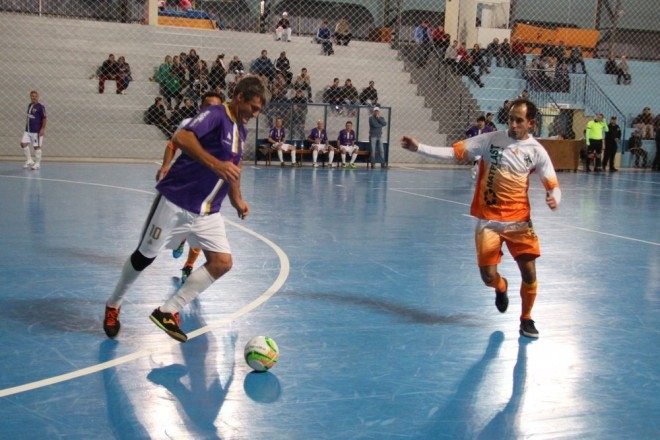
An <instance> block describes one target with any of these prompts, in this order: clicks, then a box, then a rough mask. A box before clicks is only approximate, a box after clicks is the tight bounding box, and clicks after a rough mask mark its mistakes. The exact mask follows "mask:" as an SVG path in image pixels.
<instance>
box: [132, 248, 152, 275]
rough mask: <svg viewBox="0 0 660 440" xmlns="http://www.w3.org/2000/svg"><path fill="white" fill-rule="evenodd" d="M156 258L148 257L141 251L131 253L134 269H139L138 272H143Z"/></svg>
mask: <svg viewBox="0 0 660 440" xmlns="http://www.w3.org/2000/svg"><path fill="white" fill-rule="evenodd" d="M155 259H156V257H154V258H147V257H145V256H144V255H142V253H141V252H140V251H135V252H133V253H132V254H131V264H132V265H133V269H135V270H137V271H138V272H142V271H143V270H144V269H145V268H147V267H149V265H150V264H151V263H153V261H154V260H155Z"/></svg>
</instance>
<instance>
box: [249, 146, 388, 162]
mask: <svg viewBox="0 0 660 440" xmlns="http://www.w3.org/2000/svg"><path fill="white" fill-rule="evenodd" d="M286 142H287V143H289V144H293V145H298V146H300V145H304V147H303V148H296V165H297V166H298V167H302V166H303V164H304V162H305V158H308V159H307V162H309V161H310V159H309V158H311V157H312V150H311V149H310V147H311V143H310V142H309V141H308V140H305V141H300V140H299V139H288V140H287V141H286ZM329 143H330V144H331V145H332V146H333V147H335V148H337V146H336V145H337V141H329ZM357 144H358V147H360V150H359V151H358V153H357V154H358V157H357V159H356V163H366V164H367V168H369V166H370V161H369V158H370V156H371V147H370V145H369V142H368V141H358V142H357ZM258 145H259V146H258V147H257V153H256V154H255V158H254V164H255V165H257V163H258V162H259V161H260V160H263V161H264V164H265V165H266V166H270V165H271V163H272V161H273V155H275V157H277V153H276V151H275V150H273V149H272V148H271V147H270V144H269V143H268V142H267V141H266V139H261V140H260V141H259V142H258ZM386 148H387V146H386ZM338 154H339V151H336V152H335V160H334V162H335V163H337V164H339V163H341V159H340V158H339V157H338ZM284 155H285V156H286V155H290V153H289V152H285V153H284ZM326 156H327V155H326V154H319V163H320V164H321V166H323V167H325V165H326V159H327V157H326Z"/></svg>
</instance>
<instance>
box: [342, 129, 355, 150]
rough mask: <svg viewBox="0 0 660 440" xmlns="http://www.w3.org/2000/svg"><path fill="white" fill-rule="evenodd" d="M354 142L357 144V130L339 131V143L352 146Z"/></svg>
mask: <svg viewBox="0 0 660 440" xmlns="http://www.w3.org/2000/svg"><path fill="white" fill-rule="evenodd" d="M353 144H355V130H351V131H346V130H342V131H340V132H339V145H348V146H352V145H353Z"/></svg>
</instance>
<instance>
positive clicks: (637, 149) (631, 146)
mask: <svg viewBox="0 0 660 440" xmlns="http://www.w3.org/2000/svg"><path fill="white" fill-rule="evenodd" d="M628 150H630V154H632V155H633V156H635V163H634V167H635V168H640V166H639V161H640V159H641V161H642V166H641V168H646V166H647V165H648V160H649V155H648V153H647V152H646V150H645V149H644V148H642V135H641V133H640V132H639V131H638V130H635V131H633V133H632V135H631V136H630V139H628Z"/></svg>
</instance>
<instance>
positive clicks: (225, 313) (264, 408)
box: [0, 162, 660, 440]
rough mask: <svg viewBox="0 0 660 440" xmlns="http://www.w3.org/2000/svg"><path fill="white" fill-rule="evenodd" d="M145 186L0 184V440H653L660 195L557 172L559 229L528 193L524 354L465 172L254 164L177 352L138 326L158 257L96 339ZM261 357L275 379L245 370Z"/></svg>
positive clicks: (554, 216)
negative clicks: (489, 266)
mask: <svg viewBox="0 0 660 440" xmlns="http://www.w3.org/2000/svg"><path fill="white" fill-rule="evenodd" d="M156 170H157V165H156V164H97V163H55V162H46V163H45V164H44V166H43V168H42V169H41V170H40V171H26V170H23V169H21V163H20V162H0V188H2V191H0V201H1V204H2V209H1V210H0V216H1V219H2V221H1V224H2V228H3V232H2V237H3V238H2V244H3V246H2V250H3V252H2V254H1V255H0V259H1V260H2V267H3V271H2V277H1V280H2V295H1V296H0V331H1V332H2V335H3V349H2V350H1V351H0V359H1V365H2V367H1V375H0V418H1V419H2V423H1V424H0V438H1V439H8V440H9V439H40V440H43V439H177V440H179V439H226V440H231V439H250V440H252V439H283V440H308V439H336V440H347V439H617V440H619V439H636V440H638V439H658V438H660V377H659V376H660V228H658V215H660V173H650V172H634V171H621V172H618V173H600V174H594V173H591V174H584V173H558V177H559V181H560V185H561V187H562V193H563V198H562V203H561V205H560V207H559V210H558V211H556V212H552V211H550V210H549V209H548V208H547V207H546V205H545V202H544V198H545V193H544V190H543V188H542V187H541V185H540V182H539V181H538V177H537V176H536V175H532V176H531V186H530V191H529V192H530V198H531V201H532V219H533V220H534V225H535V229H536V232H537V234H538V235H539V237H540V240H541V251H542V253H543V256H542V257H541V258H540V259H539V260H538V261H537V272H538V280H539V289H538V297H537V300H536V305H535V307H534V313H533V318H534V320H535V321H536V326H537V328H538V330H539V332H540V338H539V339H537V340H532V339H528V338H524V337H521V336H519V334H518V325H519V314H520V297H519V295H518V289H519V287H520V275H519V273H518V268H517V266H516V264H515V262H514V261H513V260H512V259H511V257H510V255H509V254H508V253H507V252H506V250H505V253H504V257H503V260H502V264H501V265H500V272H501V274H502V275H503V276H505V277H506V278H507V279H508V281H509V296H510V298H511V304H510V306H509V310H508V311H507V312H506V313H505V314H501V313H499V312H498V311H497V310H496V308H495V305H494V296H495V295H494V291H493V289H491V288H488V287H486V286H484V285H483V283H482V281H481V279H480V277H479V271H478V268H477V265H476V260H475V251H474V244H473V229H474V219H472V218H471V217H470V216H469V204H470V201H471V199H472V190H473V186H474V181H473V180H471V178H470V171H469V169H467V168H440V169H435V168H429V167H415V166H410V167H407V166H397V167H394V168H392V169H390V170H386V171H383V170H380V169H377V170H367V169H364V168H358V169H357V170H343V169H332V170H329V169H325V168H319V169H313V168H311V167H304V168H299V169H292V168H289V167H287V168H280V167H273V166H271V167H262V166H256V167H255V166H253V165H252V164H249V163H246V164H245V166H244V169H243V177H242V192H243V196H244V198H245V200H246V201H247V202H248V203H249V204H250V208H251V214H250V216H249V217H248V218H247V219H246V220H244V221H241V220H239V219H238V218H237V216H236V213H235V211H234V210H233V209H232V208H231V207H230V206H229V204H228V203H227V202H226V203H225V207H224V208H223V213H224V217H225V219H226V222H227V230H228V237H229V241H230V243H231V245H232V251H233V256H234V267H233V269H232V271H231V272H229V274H227V275H226V276H225V277H223V278H221V279H220V280H218V281H217V282H216V283H215V284H214V285H213V286H211V288H210V289H209V290H207V291H206V292H204V293H203V294H202V295H201V296H200V297H199V298H198V299H197V300H196V301H195V302H194V303H193V304H192V305H191V306H189V307H187V308H186V309H185V310H184V312H183V313H182V327H183V330H184V331H186V332H187V333H188V336H189V338H190V340H189V341H188V342H187V343H185V344H180V343H178V342H175V341H174V340H172V339H171V338H169V337H168V336H167V335H166V334H165V333H164V332H163V331H161V330H160V329H158V328H157V327H156V326H155V325H154V324H153V323H152V322H151V321H150V320H149V314H150V313H151V311H152V310H153V309H154V308H155V307H157V306H159V305H160V304H161V303H162V302H163V301H164V300H165V299H166V298H167V297H169V295H170V294H171V293H172V292H173V291H174V290H175V289H176V288H177V286H178V285H179V277H180V274H181V271H180V269H181V267H182V265H183V263H184V261H185V253H184V256H183V257H181V258H180V259H174V258H173V257H172V252H171V250H165V251H163V253H162V254H161V255H160V256H159V257H158V259H157V260H156V261H155V262H154V264H152V266H151V267H149V268H147V269H146V270H145V272H144V273H143V275H142V277H141V278H140V279H139V281H138V282H137V283H136V285H135V286H134V288H133V289H132V290H131V291H130V293H129V294H128V295H127V296H126V301H125V302H124V304H123V306H122V314H121V322H122V330H121V333H120V334H119V335H118V337H117V338H116V339H115V340H110V339H108V338H107V337H106V336H105V334H104V332H103V329H102V326H101V324H102V318H103V311H104V305H105V301H106V299H107V297H108V295H109V294H110V292H111V291H112V290H113V288H114V286H115V283H116V281H117V279H118V277H119V272H120V270H121V267H122V265H123V263H124V261H125V260H126V258H127V257H128V256H129V255H130V253H131V252H132V251H133V250H134V248H135V246H136V245H137V242H138V238H139V235H140V232H141V228H142V223H143V221H144V220H145V219H146V217H147V214H148V211H149V208H150V206H151V202H152V200H153V198H154V195H155V193H154V184H155V181H154V178H155V174H156ZM186 252H187V249H186ZM203 261H204V259H203V257H200V260H199V261H198V263H197V266H198V265H200V264H201V263H202V262H203ZM257 335H268V336H270V337H272V338H273V339H274V340H275V341H276V342H277V344H278V345H279V349H280V358H279V362H278V363H277V365H275V367H274V368H273V369H272V370H271V371H269V372H267V373H253V372H252V373H251V369H250V368H249V367H248V365H247V364H246V363H245V361H244V360H243V347H244V346H245V343H246V342H247V341H248V340H249V339H251V338H252V337H253V336H257Z"/></svg>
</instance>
